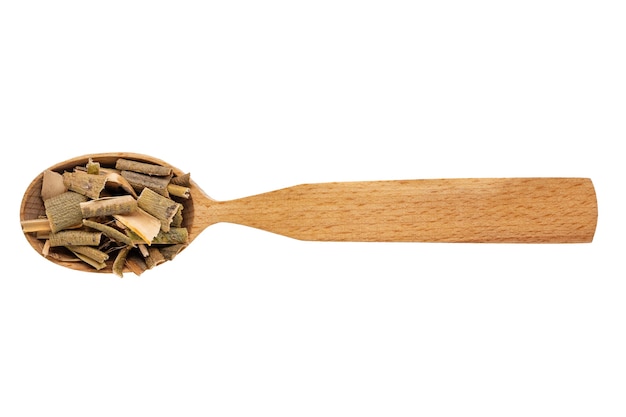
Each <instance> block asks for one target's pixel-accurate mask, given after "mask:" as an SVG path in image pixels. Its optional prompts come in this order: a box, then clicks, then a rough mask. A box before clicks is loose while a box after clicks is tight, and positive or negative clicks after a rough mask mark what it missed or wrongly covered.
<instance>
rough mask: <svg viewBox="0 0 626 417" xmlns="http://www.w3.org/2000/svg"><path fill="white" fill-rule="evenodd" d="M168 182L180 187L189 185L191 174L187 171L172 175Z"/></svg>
mask: <svg viewBox="0 0 626 417" xmlns="http://www.w3.org/2000/svg"><path fill="white" fill-rule="evenodd" d="M170 184H172V185H178V186H181V187H189V186H190V185H191V175H190V174H189V173H186V174H183V175H179V176H177V177H173V178H172V179H171V180H170Z"/></svg>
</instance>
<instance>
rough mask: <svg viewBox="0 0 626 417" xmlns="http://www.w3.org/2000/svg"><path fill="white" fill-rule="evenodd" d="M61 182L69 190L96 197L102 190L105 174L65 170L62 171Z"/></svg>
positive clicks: (92, 197)
mask: <svg viewBox="0 0 626 417" xmlns="http://www.w3.org/2000/svg"><path fill="white" fill-rule="evenodd" d="M63 183H64V184H65V186H66V187H67V188H68V189H69V190H72V191H75V192H77V193H79V194H82V195H84V196H87V197H89V198H91V199H96V198H98V197H100V193H101V192H102V190H104V186H105V184H106V176H104V175H95V174H88V173H86V172H83V171H74V172H65V173H63Z"/></svg>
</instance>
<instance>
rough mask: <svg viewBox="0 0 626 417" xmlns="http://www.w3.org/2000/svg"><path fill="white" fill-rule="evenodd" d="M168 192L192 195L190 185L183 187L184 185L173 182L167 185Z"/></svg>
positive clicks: (176, 195)
mask: <svg viewBox="0 0 626 417" xmlns="http://www.w3.org/2000/svg"><path fill="white" fill-rule="evenodd" d="M167 192H168V193H169V194H170V195H173V196H174V197H180V198H185V199H187V198H189V197H191V190H190V189H189V187H183V186H182V185H176V184H171V183H170V185H168V186H167Z"/></svg>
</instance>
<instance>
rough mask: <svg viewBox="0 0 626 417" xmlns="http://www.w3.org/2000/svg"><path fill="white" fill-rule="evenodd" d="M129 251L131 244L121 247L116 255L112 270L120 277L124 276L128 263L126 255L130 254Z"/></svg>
mask: <svg viewBox="0 0 626 417" xmlns="http://www.w3.org/2000/svg"><path fill="white" fill-rule="evenodd" d="M129 251H130V247H129V246H126V247H124V248H122V249H120V251H119V252H118V253H117V256H116V257H115V261H113V268H112V271H113V273H114V274H115V275H117V276H118V277H120V278H123V277H124V265H125V264H126V257H127V256H128V252H129Z"/></svg>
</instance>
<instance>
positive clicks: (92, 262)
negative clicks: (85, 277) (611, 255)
mask: <svg viewBox="0 0 626 417" xmlns="http://www.w3.org/2000/svg"><path fill="white" fill-rule="evenodd" d="M73 253H74V255H76V257H77V258H78V259H80V260H81V261H83V262H85V263H86V264H89V265H91V266H92V267H94V268H95V269H97V270H98V271H99V270H101V269H103V268H105V267H106V266H107V264H106V263H104V262H98V261H96V260H95V259H92V258H90V257H89V256H86V255H83V254H82V253H78V252H73Z"/></svg>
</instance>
